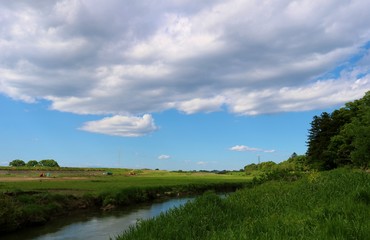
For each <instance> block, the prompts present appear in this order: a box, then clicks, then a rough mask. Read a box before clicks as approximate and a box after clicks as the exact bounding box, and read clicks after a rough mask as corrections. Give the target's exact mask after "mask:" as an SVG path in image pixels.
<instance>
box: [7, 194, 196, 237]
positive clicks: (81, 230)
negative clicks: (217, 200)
mask: <svg viewBox="0 0 370 240" xmlns="http://www.w3.org/2000/svg"><path fill="white" fill-rule="evenodd" d="M191 199H192V198H181V199H171V200H168V201H166V202H162V203H154V204H152V205H150V206H148V205H147V206H140V207H138V208H135V209H131V210H114V211H111V212H101V211H96V212H89V213H84V214H83V215H78V216H74V217H62V218H61V219H59V220H55V221H52V222H50V223H48V224H46V225H45V226H40V227H33V228H31V229H25V230H22V231H19V232H17V233H13V234H10V235H7V236H4V237H1V239H4V240H19V239H24V240H27V239H37V240H68V239H73V240H76V239H89V240H91V239H99V240H100V239H109V237H111V238H113V239H114V237H115V236H117V235H118V234H121V233H122V232H123V231H124V230H126V229H128V228H129V226H130V225H133V224H135V223H136V221H137V220H138V219H148V218H152V217H155V216H158V215H159V214H160V213H161V212H165V211H167V210H168V209H170V208H172V207H175V206H180V205H182V204H185V203H186V202H188V201H189V200H191Z"/></svg>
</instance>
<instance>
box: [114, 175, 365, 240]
mask: <svg viewBox="0 0 370 240" xmlns="http://www.w3.org/2000/svg"><path fill="white" fill-rule="evenodd" d="M369 236H370V175H369V174H368V173H365V172H355V171H351V170H346V169H338V170H334V171H331V172H311V173H308V174H306V176H305V177H303V178H301V179H299V180H297V181H268V182H265V183H263V184H261V185H256V186H255V187H252V188H247V189H243V190H241V191H238V192H236V193H235V194H232V195H230V196H229V197H228V198H226V199H222V198H220V197H218V196H217V195H215V194H206V195H204V196H202V197H200V198H197V199H196V200H195V201H194V202H192V203H188V204H187V205H185V206H182V207H179V208H176V209H173V210H170V211H169V212H168V213H165V214H161V215H160V216H159V217H157V218H155V219H152V220H144V221H141V222H139V223H138V224H137V226H135V227H132V228H131V229H130V230H128V231H126V232H125V233H124V234H123V235H122V236H119V237H118V239H119V240H129V239H220V240H221V239H238V240H239V239H269V240H270V239H343V240H344V239H364V240H365V239H369Z"/></svg>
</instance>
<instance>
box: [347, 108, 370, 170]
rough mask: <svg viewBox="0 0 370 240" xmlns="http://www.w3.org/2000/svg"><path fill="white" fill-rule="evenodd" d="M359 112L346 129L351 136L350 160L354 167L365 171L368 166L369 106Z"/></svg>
mask: <svg viewBox="0 0 370 240" xmlns="http://www.w3.org/2000/svg"><path fill="white" fill-rule="evenodd" d="M361 112H362V114H361V115H360V116H359V117H357V118H355V119H354V120H353V121H352V122H351V123H350V124H348V126H347V129H348V131H349V132H350V134H351V135H352V136H353V141H352V147H353V150H352V151H351V154H350V156H351V160H352V162H353V163H354V165H356V166H360V167H362V168H363V169H367V168H368V167H369V165H370V106H366V107H364V108H363V109H361Z"/></svg>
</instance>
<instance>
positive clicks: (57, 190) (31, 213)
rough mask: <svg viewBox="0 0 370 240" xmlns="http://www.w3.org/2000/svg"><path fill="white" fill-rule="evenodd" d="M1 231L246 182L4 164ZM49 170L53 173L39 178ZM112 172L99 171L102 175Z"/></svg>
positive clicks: (225, 176)
mask: <svg viewBox="0 0 370 240" xmlns="http://www.w3.org/2000/svg"><path fill="white" fill-rule="evenodd" d="M1 170H2V171H6V172H7V174H5V175H4V176H3V177H2V181H1V180H0V234H1V233H4V232H9V231H14V230H16V229H19V228H22V227H24V226H32V225H40V224H45V223H46V222H47V221H49V220H50V219H53V218H57V217H60V216H62V215H65V214H68V213H69V212H70V211H76V210H78V209H91V208H101V209H102V210H110V209H112V208H115V207H123V206H128V205H133V204H137V203H143V202H150V201H153V200H154V199H158V198H159V199H160V198H168V197H175V196H179V195H195V194H200V193H203V192H205V191H207V190H209V189H213V190H216V191H234V190H235V189H236V188H241V187H243V185H244V184H247V183H248V182H250V179H251V178H248V177H245V176H241V175H240V174H239V175H237V174H233V175H231V174H222V175H221V174H214V173H200V172H180V173H175V172H168V171H159V170H158V171H155V170H135V171H134V172H133V171H130V170H128V169H106V170H105V171H102V170H101V169H81V168H58V169H55V168H45V167H38V168H37V171H35V168H28V167H20V168H11V167H2V168H0V171H1ZM40 172H49V173H51V177H42V178H41V177H39V176H38V175H39V173H40ZM107 172H109V173H112V175H107V174H106V175H103V174H104V173H107Z"/></svg>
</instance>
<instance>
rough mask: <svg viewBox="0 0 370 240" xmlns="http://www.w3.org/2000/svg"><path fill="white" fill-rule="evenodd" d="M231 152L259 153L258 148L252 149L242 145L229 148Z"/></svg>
mask: <svg viewBox="0 0 370 240" xmlns="http://www.w3.org/2000/svg"><path fill="white" fill-rule="evenodd" d="M230 150H231V151H237V152H247V151H248V152H255V151H261V149H259V148H253V147H248V146H244V145H235V146H233V147H231V148H230Z"/></svg>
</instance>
